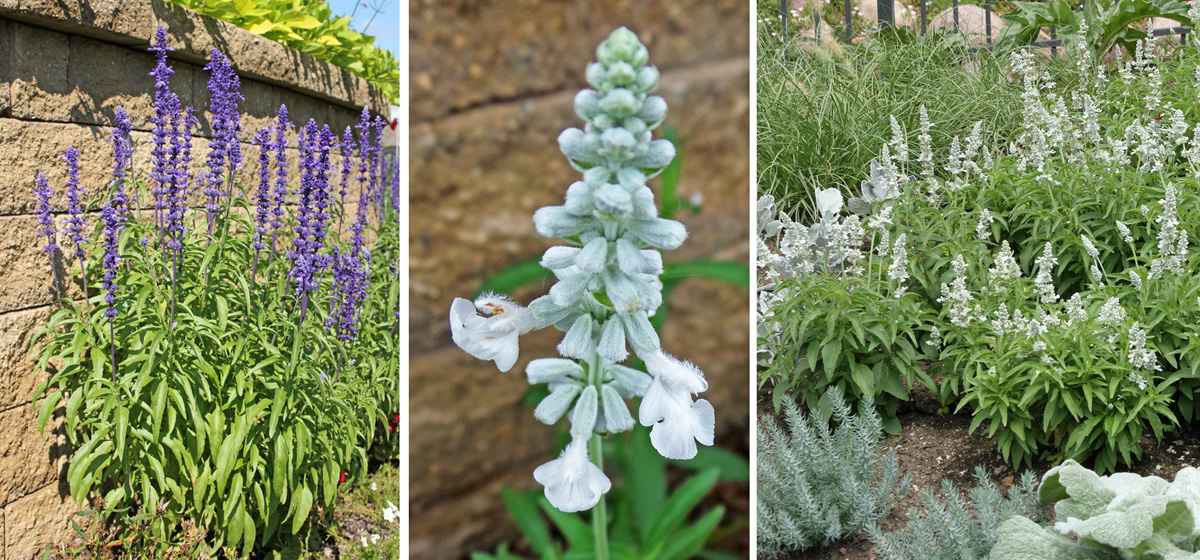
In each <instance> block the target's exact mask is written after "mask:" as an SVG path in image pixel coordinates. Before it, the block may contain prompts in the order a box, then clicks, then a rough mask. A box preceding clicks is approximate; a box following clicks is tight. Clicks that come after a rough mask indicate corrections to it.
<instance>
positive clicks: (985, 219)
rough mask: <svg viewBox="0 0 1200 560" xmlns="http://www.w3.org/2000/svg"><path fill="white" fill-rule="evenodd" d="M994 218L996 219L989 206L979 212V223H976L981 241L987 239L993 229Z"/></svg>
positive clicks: (976, 233)
mask: <svg viewBox="0 0 1200 560" xmlns="http://www.w3.org/2000/svg"><path fill="white" fill-rule="evenodd" d="M994 220H995V219H994V218H992V213H991V212H990V211H988V209H987V208H984V209H983V211H982V212H980V213H979V223H978V224H975V236H976V238H978V239H979V240H980V241H984V240H986V239H987V238H988V233H990V231H991V227H992V222H993V221H994Z"/></svg>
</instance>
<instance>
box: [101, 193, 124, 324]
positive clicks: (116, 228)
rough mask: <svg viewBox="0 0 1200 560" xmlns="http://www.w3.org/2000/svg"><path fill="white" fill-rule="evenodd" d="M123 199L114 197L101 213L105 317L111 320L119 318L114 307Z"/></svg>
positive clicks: (119, 258)
mask: <svg viewBox="0 0 1200 560" xmlns="http://www.w3.org/2000/svg"><path fill="white" fill-rule="evenodd" d="M123 199H124V197H121V199H118V198H117V197H116V196H115V195H114V196H113V198H112V199H111V200H109V201H108V203H107V204H105V205H104V210H103V211H101V213H100V219H101V221H102V222H103V224H104V261H103V265H104V290H105V292H107V293H105V294H104V301H105V303H107V304H108V309H105V310H104V315H105V316H106V317H108V318H109V319H114V318H116V316H117V309H116V307H115V306H113V302H114V301H116V297H117V268H118V267H119V266H120V265H121V256H120V255H119V254H118V250H119V247H120V244H121V232H122V231H124V230H125V218H124V216H123V215H122V213H123V212H122V208H121V207H122V206H123V205H124V204H123V203H124V200H123Z"/></svg>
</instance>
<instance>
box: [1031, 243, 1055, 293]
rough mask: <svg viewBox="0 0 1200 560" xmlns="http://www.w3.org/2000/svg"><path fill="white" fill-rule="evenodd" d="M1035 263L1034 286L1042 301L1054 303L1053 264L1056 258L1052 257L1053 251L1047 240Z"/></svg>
mask: <svg viewBox="0 0 1200 560" xmlns="http://www.w3.org/2000/svg"><path fill="white" fill-rule="evenodd" d="M1034 262H1035V263H1037V267H1038V271H1037V276H1035V277H1034V279H1033V284H1034V288H1035V289H1036V290H1037V293H1038V294H1039V295H1041V296H1042V297H1041V300H1042V303H1054V302H1056V301H1058V294H1057V293H1055V291H1054V277H1053V273H1054V266H1055V265H1057V264H1058V259H1057V258H1055V257H1054V251H1053V250H1052V248H1051V247H1050V243H1049V242H1047V243H1046V246H1045V248H1044V249H1043V250H1042V256H1040V257H1038V258H1037V259H1036V260H1035V261H1034Z"/></svg>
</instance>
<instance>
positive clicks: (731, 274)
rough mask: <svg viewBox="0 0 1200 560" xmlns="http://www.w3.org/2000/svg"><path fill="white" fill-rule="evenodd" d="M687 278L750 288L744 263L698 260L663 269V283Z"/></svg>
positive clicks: (669, 265)
mask: <svg viewBox="0 0 1200 560" xmlns="http://www.w3.org/2000/svg"><path fill="white" fill-rule="evenodd" d="M689 276H699V277H702V278H710V279H713V280H721V281H724V282H728V283H730V284H733V285H735V286H741V287H743V288H747V289H749V288H750V267H749V266H746V264H745V263H740V262H733V261H714V260H707V259H698V260H694V261H685V262H677V263H669V264H667V265H664V267H663V274H662V280H663V282H666V281H667V279H673V278H686V277H689Z"/></svg>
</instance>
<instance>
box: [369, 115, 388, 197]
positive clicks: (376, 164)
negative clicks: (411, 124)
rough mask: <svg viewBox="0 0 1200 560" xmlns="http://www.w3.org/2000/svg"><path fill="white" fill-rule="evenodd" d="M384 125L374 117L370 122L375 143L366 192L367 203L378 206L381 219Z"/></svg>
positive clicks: (372, 149) (372, 145)
mask: <svg viewBox="0 0 1200 560" xmlns="http://www.w3.org/2000/svg"><path fill="white" fill-rule="evenodd" d="M384 124H386V123H384V120H383V119H381V118H379V117H378V116H376V117H375V120H374V121H371V129H372V132H373V133H374V134H375V141H374V142H372V143H371V159H370V162H369V163H370V164H371V188H370V189H369V191H368V192H370V193H371V196H370V197H369V200H368V203H369V204H376V205H377V206H378V212H379V216H380V218H381V219H382V217H383V176H382V173H383V169H382V168H383V125H384Z"/></svg>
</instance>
